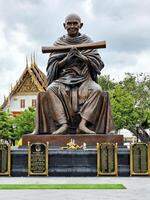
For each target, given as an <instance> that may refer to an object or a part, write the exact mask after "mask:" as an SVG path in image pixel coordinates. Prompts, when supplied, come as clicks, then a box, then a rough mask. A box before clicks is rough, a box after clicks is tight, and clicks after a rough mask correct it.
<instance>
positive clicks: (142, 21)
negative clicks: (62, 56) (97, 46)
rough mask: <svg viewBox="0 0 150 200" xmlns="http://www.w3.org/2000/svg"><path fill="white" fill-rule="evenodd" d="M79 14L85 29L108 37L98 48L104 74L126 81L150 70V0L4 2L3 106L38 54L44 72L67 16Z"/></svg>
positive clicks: (0, 16) (0, 9) (0, 43)
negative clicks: (126, 77) (48, 52)
mask: <svg viewBox="0 0 150 200" xmlns="http://www.w3.org/2000/svg"><path fill="white" fill-rule="evenodd" d="M70 13H77V14H79V15H80V16H81V18H82V21H83V23H84V26H83V28H82V30H81V32H82V33H85V34H87V35H88V36H90V37H91V38H92V39H93V40H94V41H100V40H106V42H107V48H106V49H103V50H101V51H100V53H101V57H102V60H103V61H104V63H105V69H104V70H103V71H102V74H110V77H111V78H115V79H117V80H118V79H122V78H123V76H124V73H125V72H134V73H140V72H144V73H149V74H150V0H144V1H142V0H125V1H123V0H122V1H121V0H76V1H75V0H0V104H1V103H2V101H3V96H4V95H6V96H7V95H8V92H9V91H10V86H11V84H12V85H14V84H15V82H16V80H18V79H19V77H20V75H21V73H22V72H23V70H24V68H25V65H26V64H25V60H26V56H27V57H28V58H29V61H30V57H31V54H32V53H34V52H35V54H36V61H37V64H38V66H39V67H40V69H41V70H42V71H43V72H45V68H46V63H47V59H48V55H46V54H42V53H41V46H48V45H50V46H51V45H52V44H53V42H54V41H55V40H56V39H57V38H58V37H59V36H61V35H63V34H65V30H64V28H63V25H62V24H63V22H64V18H65V17H66V15H68V14H70Z"/></svg>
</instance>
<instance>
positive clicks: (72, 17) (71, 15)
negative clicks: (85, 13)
mask: <svg viewBox="0 0 150 200" xmlns="http://www.w3.org/2000/svg"><path fill="white" fill-rule="evenodd" d="M70 20H77V21H78V22H79V23H81V18H80V17H79V15H77V14H70V15H68V16H67V17H66V18H65V23H66V22H67V21H70Z"/></svg>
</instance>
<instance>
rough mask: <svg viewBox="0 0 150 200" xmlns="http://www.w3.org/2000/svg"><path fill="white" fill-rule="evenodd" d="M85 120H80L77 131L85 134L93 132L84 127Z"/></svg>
mask: <svg viewBox="0 0 150 200" xmlns="http://www.w3.org/2000/svg"><path fill="white" fill-rule="evenodd" d="M85 122H86V121H85V120H82V121H81V122H80V124H79V127H78V130H77V132H83V133H87V134H95V132H94V131H92V130H90V129H88V128H87V127H86V125H85Z"/></svg>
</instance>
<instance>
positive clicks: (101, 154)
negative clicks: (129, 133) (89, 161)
mask: <svg viewBox="0 0 150 200" xmlns="http://www.w3.org/2000/svg"><path fill="white" fill-rule="evenodd" d="M117 152H118V145H117V143H116V144H114V143H101V144H99V143H97V176H100V175H106V176H107V175H110V176H118V157H117Z"/></svg>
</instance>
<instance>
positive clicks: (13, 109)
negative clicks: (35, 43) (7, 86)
mask: <svg viewBox="0 0 150 200" xmlns="http://www.w3.org/2000/svg"><path fill="white" fill-rule="evenodd" d="M46 87H47V79H46V76H45V74H44V73H43V72H42V71H41V70H40V69H39V68H38V66H37V64H36V62H35V59H34V61H33V62H32V58H31V65H30V66H28V62H27V61H26V68H25V70H24V72H23V73H22V75H21V77H20V78H19V80H18V81H17V82H16V85H15V86H14V87H13V88H12V89H11V92H10V93H9V96H8V97H7V98H5V99H4V102H3V104H2V105H1V109H2V110H3V111H7V110H9V112H10V113H11V114H12V115H13V116H16V115H18V114H20V113H21V112H22V111H24V110H25V109H27V108H28V107H36V99H37V94H38V93H39V92H42V91H45V90H46Z"/></svg>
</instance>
